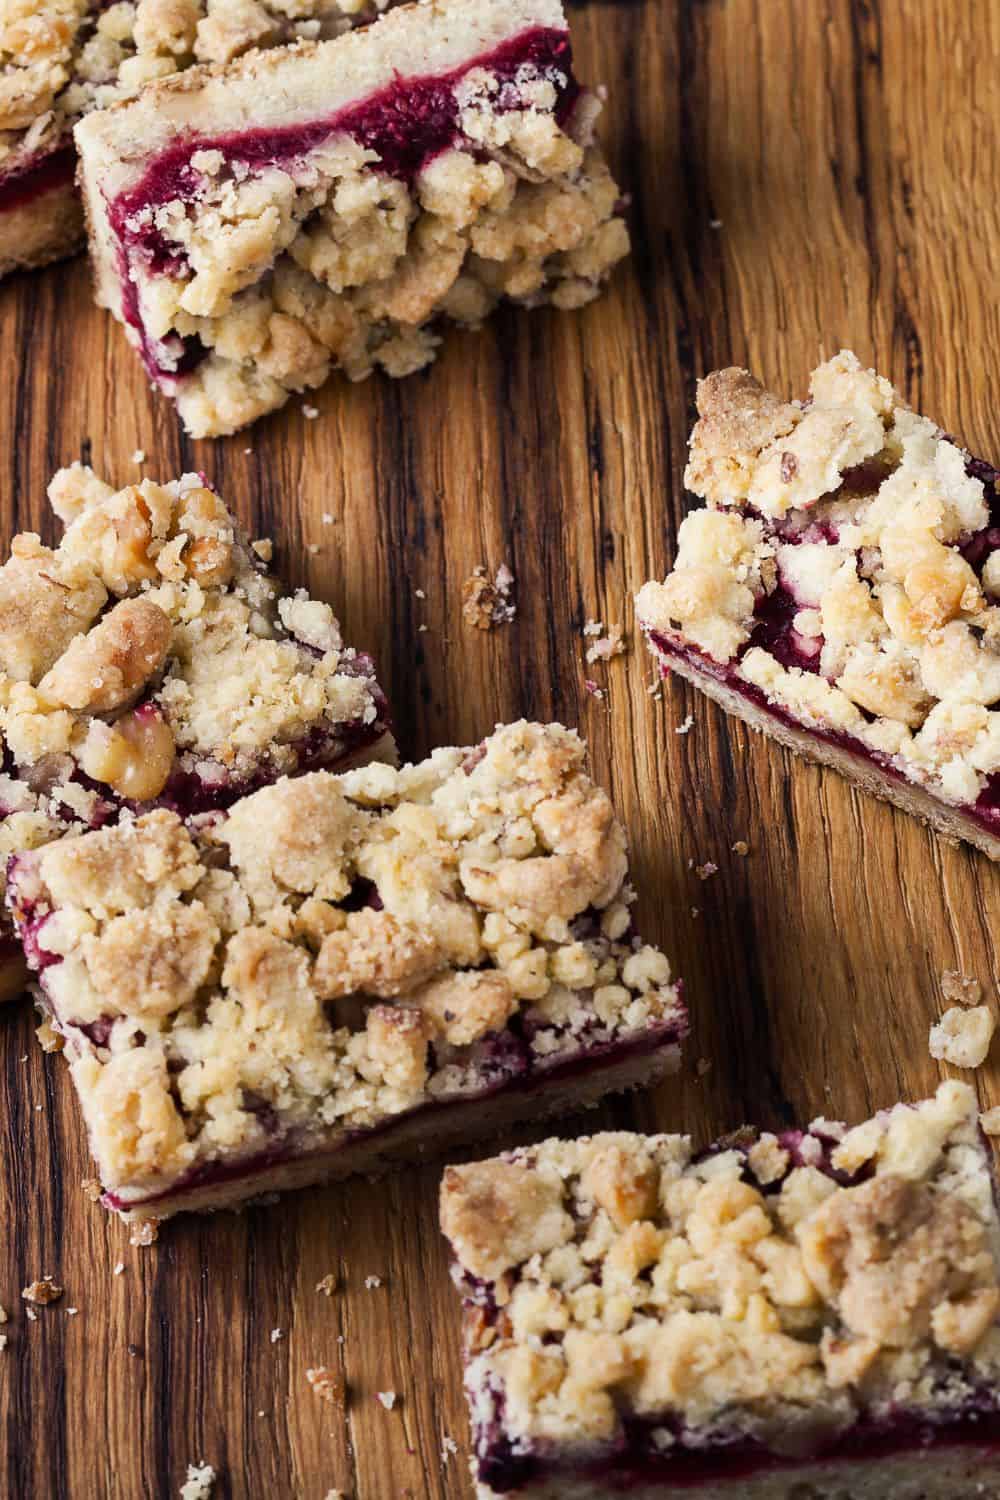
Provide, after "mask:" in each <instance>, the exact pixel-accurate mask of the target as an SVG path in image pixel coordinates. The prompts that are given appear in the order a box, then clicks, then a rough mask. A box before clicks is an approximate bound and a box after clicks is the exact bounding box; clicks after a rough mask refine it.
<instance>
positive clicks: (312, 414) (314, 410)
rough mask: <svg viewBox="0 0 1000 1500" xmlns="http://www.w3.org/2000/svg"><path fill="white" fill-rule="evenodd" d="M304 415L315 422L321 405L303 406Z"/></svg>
mask: <svg viewBox="0 0 1000 1500" xmlns="http://www.w3.org/2000/svg"><path fill="white" fill-rule="evenodd" d="M302 415H303V416H304V417H305V418H306V420H307V421H309V422H315V420H316V418H317V417H318V416H319V407H318V406H303V408H302Z"/></svg>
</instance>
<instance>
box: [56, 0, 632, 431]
mask: <svg viewBox="0 0 1000 1500" xmlns="http://www.w3.org/2000/svg"><path fill="white" fill-rule="evenodd" d="M598 111H599V104H598V102H597V100H596V98H595V96H594V95H592V94H589V93H586V92H585V91H584V90H582V89H581V88H580V86H579V84H578V83H577V82H576V80H575V79H574V77H573V74H572V58H571V49H570V39H569V33H568V31H567V29H566V22H565V18H564V16H563V12H562V7H561V5H560V3H559V0H423V3H421V4H418V5H408V6H404V7H403V8H402V9H399V10H395V11H393V12H392V13H390V14H389V15H387V16H384V17H382V18H381V19H380V20H378V21H377V22H375V23H374V24H373V25H372V26H369V27H366V28H364V29H361V30H358V31H355V32H353V33H351V34H349V35H346V36H342V37H339V38H337V39H336V40H334V41H329V42H320V43H316V44H309V43H303V44H301V45H299V46H296V47H292V48H285V49H282V50H280V51H272V52H268V53H266V54H259V53H256V54H253V55H252V56H250V57H248V58H246V59H244V60H242V61H239V62H237V63H234V64H233V65H231V66H230V67H228V68H222V69H220V68H196V69H192V70H191V71H189V72H187V73H185V74H183V75H179V76H177V77H175V78H172V79H169V80H166V81H161V82H158V83H154V84H152V85H150V86H149V87H148V88H146V89H145V90H144V91H143V93H142V95H141V96H140V98H138V99H137V100H135V101H133V102H131V103H127V104H123V105H120V106H118V107H115V108H112V109H110V110H106V111H101V112H100V113H96V114H91V115H90V116H88V117H87V118H86V119H85V120H84V121H82V122H81V124H80V125H79V126H78V127H77V130H76V142H77V146H78V148H79V151H80V157H81V175H82V181H83V185H84V190H85V197H86V206H87V214H88V219H89V225H90V239H91V249H92V254H93V260H94V265H95V268H96V275H97V296H98V300H99V302H100V303H101V304H102V305H103V306H106V307H108V308H110V309H111V311H112V312H113V313H114V314H115V316H116V317H118V318H119V319H120V320H121V321H122V322H123V323H124V324H125V327H126V330H127V332H128V335H129V338H130V339H131V341H132V343H133V344H134V345H135V346H136V348H137V349H138V351H139V353H140V354H141V356H142V359H143V361H144V363H145V366H146V369H147V371H148V373H149V375H150V377H151V379H152V380H153V381H154V383H155V384H157V385H158V386H159V387H160V388H161V389H162V390H163V391H165V392H167V393H168V394H170V395H172V396H174V397H175V398H176V402H177V406H178V410H179V412H180V414H181V417H182V418H183V420H184V422H185V424H186V427H187V430H188V431H189V432H190V433H191V434H192V435H193V436H195V437H205V436H217V435H219V434H224V433H231V432H234V431H236V430H237V429H238V428H240V427H243V426H244V425H246V424H247V423H249V422H252V421H254V420H255V419H256V418H257V417H260V416H262V415H263V414H264V413H265V412H269V411H273V410H275V409H276V408H277V407H280V406H282V405H283V404H284V403H285V402H286V401H287V400H288V398H289V395H290V394H291V393H292V392H293V391H303V390H305V389H307V388H311V387H315V386H318V385H320V384H321V383H322V382H323V381H325V380H326V378H327V376H328V375H329V373H330V372H331V370H333V369H335V368H339V369H341V370H342V371H343V372H344V373H345V374H346V375H348V376H349V377H350V378H351V379H353V380H358V379H361V378H363V377H364V376H366V375H368V374H370V372H371V371H372V369H373V368H374V367H375V366H376V365H378V366H381V368H382V369H383V370H385V371H387V372H388V373H389V374H390V375H396V376H402V375H407V374H410V373H411V372H412V371H414V370H418V369H420V368H421V367H422V366H424V365H426V364H427V363H428V362H429V361H430V360H431V359H433V357H434V354H435V351H436V348H437V345H438V343H439V342H440V341H439V339H438V337H437V335H436V334H435V333H434V331H433V329H434V326H435V324H436V323H437V322H438V321H439V320H440V319H441V318H443V317H447V318H451V319H453V320H456V321H458V322H460V323H464V324H467V325H471V326H477V325H478V324H480V323H481V322H482V321H483V319H484V318H485V317H486V316H487V314H488V313H489V312H490V311H491V309H492V308H493V307H494V306H495V305H496V303H497V302H498V301H499V300H500V298H501V297H508V298H511V299H513V300H514V301H517V302H521V303H526V304H537V303H539V302H551V303H554V304H555V305H556V306H558V307H563V308H568V307H578V306H580V305H581V304H582V303H585V302H588V301H590V300H591V298H593V297H594V296H596V295H597V292H598V290H599V288H600V285H601V283H602V281H603V280H604V279H605V278H606V276H607V275H608V273H609V272H610V270H611V268H612V266H613V265H614V264H615V263H616V262H617V261H619V260H620V259H621V258H622V257H623V256H624V255H625V254H626V253H627V250H628V234H627V231H626V229H625V225H624V223H623V221H622V219H621V218H620V217H619V216H618V205H619V193H618V189H617V187H616V186H615V184H614V182H613V181H612V179H611V176H610V175H609V172H608V169H607V166H606V165H605V162H604V158H603V156H602V155H601V153H600V150H599V149H598V147H597V146H596V145H595V144H594V141H593V126H594V122H595V119H596V116H597V114H598Z"/></svg>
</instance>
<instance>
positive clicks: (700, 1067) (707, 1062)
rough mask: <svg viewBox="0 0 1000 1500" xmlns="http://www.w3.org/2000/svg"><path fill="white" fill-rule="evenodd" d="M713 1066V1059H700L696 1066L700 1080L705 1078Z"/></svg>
mask: <svg viewBox="0 0 1000 1500" xmlns="http://www.w3.org/2000/svg"><path fill="white" fill-rule="evenodd" d="M711 1066H712V1061H711V1058H708V1057H699V1059H698V1061H697V1063H696V1064H695V1072H696V1073H697V1074H698V1077H699V1078H704V1076H705V1074H706V1073H707V1072H708V1070H709V1069H710V1068H711Z"/></svg>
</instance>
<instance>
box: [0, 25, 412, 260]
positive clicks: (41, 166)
mask: <svg viewBox="0 0 1000 1500" xmlns="http://www.w3.org/2000/svg"><path fill="white" fill-rule="evenodd" d="M385 5H386V0H118V3H115V0H110V3H109V0H4V3H3V5H2V6H0V276H4V275H6V274H7V273H8V272H10V271H13V270H17V269H21V268H27V267H31V266H39V265H44V264H46V262H48V261H51V260H56V259H58V258H59V257H61V256H64V255H69V254H72V252H73V251H74V250H76V249H77V248H78V246H80V245H81V244H82V243H83V238H84V228H83V210H82V206H81V202H80V198H79V195H78V193H77V191H76V187H75V183H74V175H75V171H76V153H75V151H74V148H73V138H72V130H73V125H74V123H75V122H76V121H77V120H79V119H80V118H81V117H82V116H83V115H84V114H86V113H87V112H88V111H89V110H92V109H95V108H104V107H106V106H107V105H109V104H111V103H113V102H115V101H118V100H123V99H128V98H131V97H132V96H133V95H135V94H137V93H138V92H139V91H140V89H141V88H142V87H143V85H144V84H146V83H149V82H151V81H152V80H153V79H157V78H162V77H164V76H165V75H166V74H169V73H174V72H176V71H178V70H180V69H183V68H188V67H190V66H192V64H194V63H196V62H200V63H213V62H214V63H226V62H229V61H231V60H232V59H233V58H235V57H239V56H240V55H242V54H243V53H244V52H246V51H248V50H249V49H250V48H252V47H257V48H260V47H273V46H278V45H281V44H283V43H288V42H292V41H294V40H296V39H298V38H318V37H329V36H336V35H338V34H339V33H340V32H341V31H343V30H345V29H347V27H349V26H351V25H355V24H358V23H360V22H364V21H370V20H372V19H373V18H374V17H375V16H376V15H377V14H379V12H380V11H381V10H383V9H384V8H385Z"/></svg>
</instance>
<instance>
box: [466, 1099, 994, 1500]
mask: <svg viewBox="0 0 1000 1500" xmlns="http://www.w3.org/2000/svg"><path fill="white" fill-rule="evenodd" d="M441 1223H442V1227H443V1229H444V1232H445V1234H446V1236H447V1237H448V1239H449V1240H450V1242H451V1247H452V1250H453V1253H454V1257H455V1265H454V1272H453V1274H454V1279H455V1281H456V1284H457V1286H458V1287H459V1290H460V1292H461V1293H462V1296H463V1307H464V1330H465V1359H466V1371H465V1385H466V1389H467V1392H468V1396H469V1401H470V1406H471V1410H472V1424H473V1440H474V1451H475V1459H474V1465H473V1467H474V1472H475V1473H476V1475H477V1478H478V1486H479V1487H478V1489H477V1495H478V1496H479V1497H481V1500H491V1497H496V1496H501V1495H506V1494H512V1495H513V1494H515V1493H516V1495H517V1496H518V1497H519V1500H521V1497H524V1500H534V1497H536V1496H538V1497H546V1500H551V1497H553V1496H555V1495H556V1494H558V1495H559V1496H560V1500H563V1497H565V1500H578V1497H579V1500H583V1497H585V1496H592V1495H593V1494H594V1490H593V1489H592V1488H591V1487H590V1486H591V1485H592V1478H591V1477H588V1476H592V1475H593V1474H594V1473H599V1474H600V1475H601V1476H602V1478H603V1479H605V1480H606V1481H607V1483H608V1485H609V1487H610V1488H614V1489H616V1490H617V1486H616V1484H615V1480H616V1476H620V1480H621V1483H622V1486H623V1487H625V1485H624V1480H625V1476H626V1475H627V1476H628V1477H629V1479H630V1480H631V1482H632V1484H633V1486H638V1488H639V1489H641V1491H642V1493H643V1494H646V1493H649V1494H650V1495H652V1494H654V1493H660V1487H661V1486H662V1492H663V1493H664V1494H673V1493H674V1492H675V1482H676V1486H677V1491H676V1492H677V1493H678V1494H679V1493H680V1491H681V1488H683V1490H684V1493H685V1494H686V1493H687V1492H688V1488H689V1487H690V1488H691V1492H692V1493H694V1492H695V1491H696V1490H697V1491H698V1492H699V1493H700V1492H701V1491H700V1485H701V1484H702V1483H704V1488H705V1491H706V1492H707V1493H709V1494H711V1495H712V1496H713V1497H714V1496H716V1495H718V1496H720V1497H721V1496H723V1495H724V1496H726V1497H729V1496H733V1497H734V1500H735V1497H737V1496H740V1495H746V1494H752V1495H754V1496H757V1495H758V1494H759V1495H760V1496H761V1497H763V1496H765V1495H766V1496H768V1497H771V1496H774V1497H775V1500H779V1497H780V1500H791V1497H792V1496H798V1495H799V1494H800V1493H801V1494H802V1495H803V1496H804V1495H806V1494H807V1493H808V1495H809V1496H811V1497H813V1496H814V1497H816V1500H842V1497H844V1496H846V1495H847V1494H848V1492H850V1493H851V1494H855V1493H857V1494H860V1493H861V1488H865V1493H866V1494H867V1493H868V1492H869V1491H868V1488H867V1487H866V1486H868V1485H870V1486H871V1494H872V1495H875V1494H876V1493H877V1494H882V1493H883V1490H882V1489H881V1488H880V1487H879V1484H878V1476H879V1475H880V1474H881V1473H882V1467H881V1466H883V1465H884V1466H886V1467H885V1473H886V1483H887V1484H889V1473H890V1471H891V1475H892V1483H896V1482H897V1481H898V1482H900V1483H902V1481H903V1480H904V1479H905V1477H906V1476H908V1475H909V1474H910V1472H911V1470H910V1468H909V1467H908V1465H909V1464H911V1463H912V1464H915V1465H917V1467H916V1469H915V1471H914V1472H915V1474H916V1475H918V1477H919V1484H918V1485H917V1487H916V1488H913V1489H912V1490H910V1489H906V1488H903V1489H901V1490H899V1493H900V1494H901V1495H903V1494H906V1495H907V1496H909V1495H911V1494H912V1495H913V1496H914V1497H915V1496H916V1495H917V1494H918V1493H919V1495H920V1496H921V1497H924V1500H972V1497H973V1496H975V1495H978V1494H982V1493H985V1492H986V1488H985V1487H988V1486H989V1484H990V1483H992V1484H995V1483H996V1482H997V1479H998V1477H1000V1458H998V1450H997V1446H996V1443H995V1433H996V1431H997V1427H998V1421H1000V1397H998V1394H997V1391H998V1385H997V1379H998V1375H1000V1323H998V1317H1000V1221H998V1217H997V1208H996V1203H995V1198H994V1184H993V1179H992V1173H991V1167H990V1160H989V1158H988V1156H987V1153H986V1151H985V1149H984V1146H983V1143H982V1138H981V1136H980V1133H979V1129H978V1118H977V1111H976V1101H975V1096H974V1093H973V1091H972V1090H971V1089H970V1088H968V1087H967V1086H965V1085H963V1084H958V1083H944V1084H942V1085H941V1086H940V1088H939V1089H938V1092H937V1094H936V1096H935V1097H934V1098H933V1099H929V1100H926V1101H924V1102H923V1103H921V1104H917V1105H912V1106H911V1105H898V1106H896V1107H895V1108H893V1109H891V1110H887V1111H883V1112H882V1113H880V1114H878V1115H877V1116H876V1117H875V1118H874V1119H872V1120H869V1121H868V1122H867V1123H865V1124H863V1125H859V1126H857V1127H855V1128H854V1129H852V1130H847V1129H846V1128H845V1127H842V1126H831V1127H829V1128H828V1127H827V1123H826V1122H821V1121H817V1122H814V1125H813V1126H810V1128H809V1129H808V1130H806V1131H785V1132H782V1133H781V1134H780V1135H777V1136H775V1135H768V1134H762V1133H758V1132H755V1131H753V1130H750V1129H744V1130H741V1131H739V1132H737V1133H736V1134H734V1135H733V1136H730V1137H728V1138H726V1139H724V1140H722V1141H720V1142H718V1143H717V1144H716V1145H714V1146H712V1147H710V1148H709V1149H708V1150H706V1151H703V1152H701V1153H698V1154H695V1153H693V1152H692V1149H691V1145H690V1142H689V1141H688V1140H687V1139H686V1138H685V1137H681V1136H669V1135H654V1136H640V1135H631V1134H627V1133H624V1132H621V1133H607V1134H603V1135H596V1136H593V1137H590V1138H586V1137H585V1138H582V1139H579V1140H568V1141H561V1140H555V1139H553V1140H548V1141H545V1142H543V1143H542V1144H540V1145H537V1146H529V1147H524V1148H521V1149H519V1150H516V1151H511V1152H508V1153H505V1154H504V1155H503V1156H500V1157H497V1158H495V1159H493V1160H491V1161H484V1162H474V1163H470V1164H468V1165H466V1166H459V1167H449V1168H447V1169H446V1171H445V1174H444V1180H443V1183H442V1188H441ZM733 1458H735V1459H736V1464H735V1469H734V1466H733V1462H732V1460H733ZM779 1458H780V1460H781V1462H780V1463H778V1462H777V1460H778V1459H779ZM779 1471H780V1472H779ZM914 1483H916V1480H915V1481H914ZM771 1485H773V1486H774V1487H773V1488H771V1487H770V1486H771ZM977 1486H978V1487H977ZM890 1488H891V1485H890ZM990 1492H992V1491H990ZM602 1493H603V1490H602ZM885 1493H889V1489H886V1490H885ZM893 1493H896V1491H895V1490H893Z"/></svg>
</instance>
